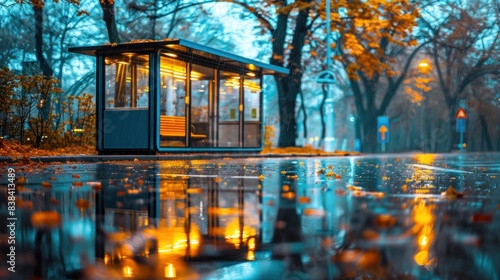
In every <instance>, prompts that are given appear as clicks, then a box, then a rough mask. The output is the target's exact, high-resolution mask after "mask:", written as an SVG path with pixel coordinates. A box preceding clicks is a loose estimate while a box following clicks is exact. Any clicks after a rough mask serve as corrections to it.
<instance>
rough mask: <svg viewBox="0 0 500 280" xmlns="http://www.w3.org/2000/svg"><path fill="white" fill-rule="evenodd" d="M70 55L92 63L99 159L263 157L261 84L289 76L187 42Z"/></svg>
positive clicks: (271, 67) (104, 48)
mask: <svg viewBox="0 0 500 280" xmlns="http://www.w3.org/2000/svg"><path fill="white" fill-rule="evenodd" d="M69 51H70V52H76V53H81V54H86V55H91V56H95V57H96V73H97V77H96V108H97V109H96V121H97V123H96V128H97V133H96V135H97V136H96V137H97V139H96V146H97V150H98V151H99V152H100V153H115V152H174V151H260V150H262V147H263V110H262V108H263V106H262V101H263V92H262V77H263V76H264V75H286V74H288V72H289V71H288V69H286V68H283V67H278V66H275V65H270V64H266V63H262V62H259V61H255V60H251V59H247V58H244V57H241V56H238V55H235V54H232V53H229V52H225V51H221V50H217V49H214V48H210V47H207V46H204V45H201V44H197V43H194V42H190V41H187V40H184V39H165V40H162V41H145V42H137V43H125V44H107V45H100V46H83V47H71V48H69Z"/></svg>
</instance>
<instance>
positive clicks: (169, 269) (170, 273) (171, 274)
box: [165, 263, 177, 278]
mask: <svg viewBox="0 0 500 280" xmlns="http://www.w3.org/2000/svg"><path fill="white" fill-rule="evenodd" d="M175 277H177V275H176V273H175V266H174V265H173V264H171V263H167V265H166V266H165V278H175Z"/></svg>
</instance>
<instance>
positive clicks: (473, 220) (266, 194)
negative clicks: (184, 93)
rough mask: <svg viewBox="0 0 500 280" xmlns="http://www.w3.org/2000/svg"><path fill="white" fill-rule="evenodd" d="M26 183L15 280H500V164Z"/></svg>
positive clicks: (304, 161) (276, 166) (254, 164)
mask: <svg viewBox="0 0 500 280" xmlns="http://www.w3.org/2000/svg"><path fill="white" fill-rule="evenodd" d="M16 176H17V178H18V180H17V181H16V186H17V189H16V191H17V193H16V206H17V210H16V217H17V224H16V273H15V274H13V273H11V272H8V271H7V270H6V268H7V265H6V253H2V256H1V257H0V259H1V260H2V263H1V265H0V266H1V267H2V272H0V278H2V279H37V278H38V279H125V278H131V279H166V278H177V279H499V277H500V275H499V273H500V268H499V267H500V266H499V264H500V240H499V239H500V235H499V234H498V232H499V230H500V226H499V225H500V223H499V222H500V221H499V213H498V212H499V211H500V191H499V188H498V187H499V183H500V177H498V176H500V155H499V154H493V155H487V154H479V155H477V154H463V155H459V154H454V155H408V156H402V155H393V156H376V157H341V158H289V159H275V158H273V159H224V160H222V161H218V162H217V161H210V160H192V161H188V160H184V161H160V162H141V161H139V162H114V163H111V162H109V163H91V164H65V165H62V166H55V165H54V166H49V167H47V168H45V169H43V170H41V171H39V172H31V173H23V172H22V171H21V170H17V171H16ZM7 183H8V181H7V176H6V175H3V176H2V177H0V185H1V186H2V189H4V190H5V191H4V192H2V194H1V195H2V197H1V199H0V203H1V204H2V205H1V206H2V207H1V213H2V219H1V221H2V222H1V223H6V221H7V215H8V213H7V196H6V190H7ZM1 228H2V230H1V233H2V239H1V246H2V252H7V250H8V249H9V246H10V245H9V244H8V243H7V240H8V232H7V230H6V225H3V226H2V227H1ZM9 277H10V278H9Z"/></svg>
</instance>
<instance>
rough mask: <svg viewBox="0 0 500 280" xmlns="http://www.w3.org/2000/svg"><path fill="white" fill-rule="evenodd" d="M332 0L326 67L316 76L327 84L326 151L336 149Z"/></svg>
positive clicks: (328, 23) (327, 4) (328, 10)
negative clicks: (331, 66)
mask: <svg viewBox="0 0 500 280" xmlns="http://www.w3.org/2000/svg"><path fill="white" fill-rule="evenodd" d="M330 1H331V0H326V67H327V68H326V69H327V70H325V71H322V72H321V73H319V74H318V77H317V78H316V82H317V83H321V84H326V100H325V115H326V122H325V125H326V128H325V139H324V140H323V145H324V147H323V148H324V150H325V152H333V151H334V141H335V138H334V131H333V125H334V115H333V96H332V93H331V92H330V84H333V83H335V76H334V75H333V72H332V71H331V68H330V35H331V31H330Z"/></svg>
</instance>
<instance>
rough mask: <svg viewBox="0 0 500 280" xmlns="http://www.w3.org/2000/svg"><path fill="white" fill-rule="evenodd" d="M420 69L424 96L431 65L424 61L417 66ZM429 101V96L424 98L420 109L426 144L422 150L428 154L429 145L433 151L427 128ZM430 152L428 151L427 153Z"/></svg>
mask: <svg viewBox="0 0 500 280" xmlns="http://www.w3.org/2000/svg"><path fill="white" fill-rule="evenodd" d="M417 69H418V77H419V78H420V79H421V81H420V83H421V85H422V88H421V93H422V95H424V93H425V91H426V90H425V89H424V86H425V85H426V82H425V80H424V77H426V76H428V75H429V74H430V70H431V64H430V63H429V62H427V60H425V59H422V60H420V62H419V63H418V65H417ZM428 104H429V103H428V100H427V96H425V97H424V101H423V104H422V108H421V109H420V112H421V114H420V116H421V117H420V127H421V137H422V139H425V140H424V142H423V143H424V144H423V145H422V150H423V151H424V152H426V149H427V145H429V150H432V143H430V138H429V137H430V135H429V134H428V133H426V130H427V128H428V127H429V121H428V120H427V107H428ZM427 152H428V151H427Z"/></svg>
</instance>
